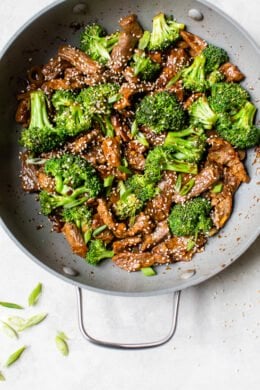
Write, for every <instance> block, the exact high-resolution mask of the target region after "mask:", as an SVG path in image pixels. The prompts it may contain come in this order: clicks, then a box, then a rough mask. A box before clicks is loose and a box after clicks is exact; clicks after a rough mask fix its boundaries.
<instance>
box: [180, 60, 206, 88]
mask: <svg viewBox="0 0 260 390" xmlns="http://www.w3.org/2000/svg"><path fill="white" fill-rule="evenodd" d="M205 63H206V58H205V57H204V56H203V55H202V54H200V55H198V56H196V57H195V58H194V60H193V63H192V64H191V65H190V66H188V67H187V68H184V69H183V70H182V72H181V78H182V82H183V86H184V88H186V89H190V90H191V91H193V92H205V91H206V89H207V88H208V86H209V85H208V82H207V79H206V75H205Z"/></svg>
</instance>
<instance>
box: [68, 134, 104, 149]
mask: <svg viewBox="0 0 260 390" xmlns="http://www.w3.org/2000/svg"><path fill="white" fill-rule="evenodd" d="M101 136H102V135H101V132H100V130H98V129H94V130H91V131H90V132H88V133H86V134H84V135H80V136H79V137H77V138H76V139H75V140H74V141H72V142H69V143H68V144H67V145H65V148H66V150H68V151H69V152H71V153H76V154H79V153H82V152H83V151H84V150H85V149H86V148H87V146H88V145H89V144H90V143H91V142H92V141H94V140H99V139H100V137H101Z"/></svg>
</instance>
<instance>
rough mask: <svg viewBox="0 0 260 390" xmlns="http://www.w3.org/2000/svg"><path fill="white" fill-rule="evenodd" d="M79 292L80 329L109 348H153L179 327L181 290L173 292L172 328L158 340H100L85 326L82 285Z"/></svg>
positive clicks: (95, 341) (84, 334) (91, 339)
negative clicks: (137, 341)
mask: <svg viewBox="0 0 260 390" xmlns="http://www.w3.org/2000/svg"><path fill="white" fill-rule="evenodd" d="M76 293H77V304H78V321H79V329H80V331H81V333H82V335H83V337H84V338H85V339H86V340H88V341H90V342H91V343H93V344H96V345H100V346H102V347H108V348H118V349H142V348H153V347H158V346H159V345H162V344H165V343H167V342H168V341H169V340H170V339H171V338H172V337H173V335H174V333H175V331H176V328H177V319H178V309H179V302H180V295H181V292H180V291H176V292H174V293H173V306H172V319H171V329H170V331H169V333H168V334H167V335H166V336H165V337H163V338H161V339H159V340H156V341H151V342H146V343H116V342H111V341H105V340H99V339H96V338H94V337H93V336H91V335H90V334H89V333H88V331H87V330H86V328H85V324H84V320H83V297H82V289H81V288H80V287H76Z"/></svg>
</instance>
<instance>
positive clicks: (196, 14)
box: [188, 8, 203, 21]
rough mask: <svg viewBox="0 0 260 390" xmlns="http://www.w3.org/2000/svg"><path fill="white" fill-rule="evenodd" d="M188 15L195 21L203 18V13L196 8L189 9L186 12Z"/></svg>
mask: <svg viewBox="0 0 260 390" xmlns="http://www.w3.org/2000/svg"><path fill="white" fill-rule="evenodd" d="M188 15H189V17H190V18H191V19H194V20H197V21H200V20H202V19H203V13H202V12H201V11H199V10H198V9H196V8H192V9H190V10H189V12H188Z"/></svg>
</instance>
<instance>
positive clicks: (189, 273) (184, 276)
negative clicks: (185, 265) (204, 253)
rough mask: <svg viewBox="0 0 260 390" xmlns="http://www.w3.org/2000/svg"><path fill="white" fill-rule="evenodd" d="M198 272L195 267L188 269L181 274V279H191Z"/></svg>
mask: <svg viewBox="0 0 260 390" xmlns="http://www.w3.org/2000/svg"><path fill="white" fill-rule="evenodd" d="M195 274H196V271H195V269H188V270H187V271H185V272H183V273H182V274H181V279H189V278H191V277H192V276H194V275H195Z"/></svg>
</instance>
